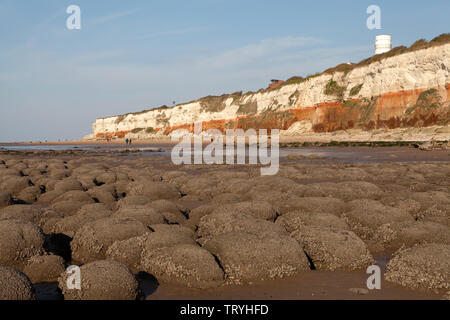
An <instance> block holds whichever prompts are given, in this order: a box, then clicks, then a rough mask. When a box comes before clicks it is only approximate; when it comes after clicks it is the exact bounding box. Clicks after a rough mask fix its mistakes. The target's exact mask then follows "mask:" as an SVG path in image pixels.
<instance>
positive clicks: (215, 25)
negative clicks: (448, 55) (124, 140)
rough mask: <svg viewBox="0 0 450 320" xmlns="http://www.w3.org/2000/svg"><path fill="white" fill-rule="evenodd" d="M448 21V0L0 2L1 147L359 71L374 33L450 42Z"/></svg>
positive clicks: (403, 41)
mask: <svg viewBox="0 0 450 320" xmlns="http://www.w3.org/2000/svg"><path fill="white" fill-rule="evenodd" d="M70 5H77V6H79V7H80V10H81V29H80V30H69V29H68V28H67V26H66V20H67V19H68V18H69V16H70V14H67V13H66V9H67V7H69V6H70ZM370 5H378V6H379V7H380V9H381V29H380V30H369V29H368V28H367V25H366V21H367V18H368V17H369V14H367V12H366V10H367V8H368V6H370ZM449 13H450V1H448V0H429V1H423V0H422V1H417V0H396V1H392V0H370V1H366V0H328V1H327V0H323V1H303V0H296V1H295V0H277V1H275V0H273V1H267V0H238V1H235V0H179V1H173V0H166V1H154V0H129V1H123V0H95V1H92V0H70V1H66V0H33V1H30V0H0V141H2V142H10V141H11V142H12V141H16V142H17V141H45V140H48V141H58V140H61V141H63V140H66V139H69V140H71V139H79V138H81V137H83V136H85V135H88V134H90V133H91V132H92V123H93V122H95V119H96V118H100V117H106V116H112V115H118V114H123V113H128V112H136V111H141V110H146V109H151V108H154V107H159V106H161V105H168V106H171V105H173V102H174V101H175V102H176V103H182V102H188V101H191V100H195V99H198V98H200V97H203V96H207V95H221V94H223V93H232V92H236V91H243V92H246V91H254V90H258V89H260V88H265V87H267V85H268V83H269V82H270V79H287V78H290V77H292V76H306V75H308V74H313V73H316V72H321V71H323V70H325V69H327V68H329V67H333V66H335V65H337V64H340V63H343V62H358V61H360V60H362V59H365V58H368V57H370V56H372V55H373V54H374V43H375V37H376V35H379V34H391V35H392V41H393V46H398V45H407V46H409V45H411V44H412V43H413V42H414V41H415V40H418V39H421V38H425V39H427V40H431V39H432V38H434V37H435V36H437V35H439V34H442V33H447V32H450V19H449V18H448V16H449Z"/></svg>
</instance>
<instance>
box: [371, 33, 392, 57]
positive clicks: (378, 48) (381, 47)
mask: <svg viewBox="0 0 450 320" xmlns="http://www.w3.org/2000/svg"><path fill="white" fill-rule="evenodd" d="M391 41H392V37H391V36H390V35H386V34H384V35H380V36H377V38H376V40H375V54H381V53H385V52H388V51H391V49H392V43H391Z"/></svg>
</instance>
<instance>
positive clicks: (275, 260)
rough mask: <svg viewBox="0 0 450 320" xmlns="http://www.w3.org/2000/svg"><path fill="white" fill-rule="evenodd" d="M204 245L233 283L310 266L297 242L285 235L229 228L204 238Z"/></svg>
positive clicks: (284, 273)
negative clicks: (231, 229)
mask: <svg viewBox="0 0 450 320" xmlns="http://www.w3.org/2000/svg"><path fill="white" fill-rule="evenodd" d="M204 248H205V249H207V250H208V251H210V252H211V253H213V254H214V255H215V256H216V257H217V259H218V260H219V261H220V264H221V265H222V267H223V269H224V271H225V274H226V276H227V279H228V280H229V281H230V282H235V283H242V282H252V281H259V280H267V279H275V278H282V277H285V276H290V275H293V274H295V273H297V272H299V271H302V270H309V268H310V266H309V263H308V260H307V258H306V256H305V254H304V253H303V251H302V249H301V247H300V246H299V244H298V243H297V242H296V241H295V240H294V239H292V238H291V237H289V236H287V235H280V234H274V233H271V234H266V235H256V234H250V233H247V232H242V231H241V232H229V233H225V234H221V235H218V236H216V237H214V238H212V239H211V240H209V241H207V242H206V244H205V245H204Z"/></svg>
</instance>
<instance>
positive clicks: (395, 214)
mask: <svg viewBox="0 0 450 320" xmlns="http://www.w3.org/2000/svg"><path fill="white" fill-rule="evenodd" d="M348 209H349V210H350V211H348V212H346V213H344V214H343V218H344V219H345V221H346V222H347V223H348V225H349V226H350V227H351V229H352V230H353V231H354V232H355V233H356V234H357V235H358V236H360V237H361V238H362V239H364V240H369V239H372V237H373V236H374V233H375V230H376V229H377V228H379V227H380V226H382V225H383V224H386V223H392V222H402V221H413V218H412V217H411V216H410V215H409V214H408V213H407V212H406V211H404V210H400V209H397V208H394V207H388V206H385V205H383V204H382V203H381V202H378V201H375V200H369V199H361V200H354V201H351V202H349V203H348Z"/></svg>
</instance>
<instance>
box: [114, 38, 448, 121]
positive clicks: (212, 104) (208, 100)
mask: <svg viewBox="0 0 450 320" xmlns="http://www.w3.org/2000/svg"><path fill="white" fill-rule="evenodd" d="M448 43H450V33H443V34H441V35H439V36H437V37H435V38H434V39H432V40H431V41H426V40H425V39H419V40H417V41H416V42H414V43H413V44H412V45H411V46H410V47H409V48H408V47H405V46H399V47H395V48H393V49H392V50H391V51H389V52H386V53H382V54H377V55H374V56H372V57H370V58H367V59H364V60H362V61H360V62H358V63H342V64H339V65H337V66H335V67H333V68H329V69H326V70H325V71H323V72H320V73H315V74H312V75H308V76H307V77H305V78H304V77H301V76H294V77H291V78H289V79H288V80H286V81H285V82H284V83H282V84H281V85H280V86H278V87H276V88H266V89H260V90H258V91H256V92H253V91H249V92H247V93H245V94H242V91H240V92H236V93H231V94H223V95H221V96H208V97H204V98H200V99H197V100H194V101H190V102H186V103H182V104H177V105H175V106H173V107H177V106H181V105H185V104H188V103H193V102H200V103H201V104H202V110H203V111H206V112H217V111H216V110H218V111H221V110H223V108H225V106H224V102H225V101H226V100H227V99H228V98H234V99H235V101H234V103H236V102H238V101H239V100H240V99H241V98H242V97H244V96H246V95H249V94H254V93H264V92H268V91H273V90H279V89H280V88H282V87H284V86H287V85H292V84H298V83H302V82H305V81H307V80H309V79H311V78H314V77H318V76H321V75H324V74H333V73H335V72H343V73H344V74H345V75H347V74H348V73H349V72H351V71H352V70H354V69H356V68H360V67H364V66H367V65H369V64H371V63H374V62H379V61H382V60H384V59H387V58H390V57H395V56H398V55H401V54H404V53H408V52H414V51H418V50H422V49H428V48H432V47H437V46H442V45H445V44H448ZM173 107H168V106H165V105H164V106H161V107H159V108H154V109H147V110H142V111H140V112H131V113H127V114H124V115H120V116H118V117H119V118H118V119H117V120H116V124H117V123H120V122H121V121H123V119H125V117H126V116H128V115H138V114H142V113H147V112H149V111H155V110H164V109H169V108H173ZM108 118H109V117H108Z"/></svg>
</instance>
